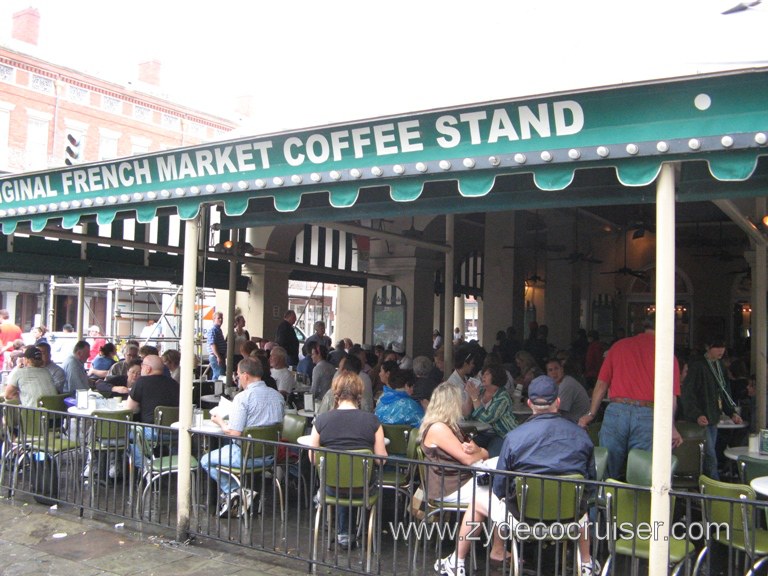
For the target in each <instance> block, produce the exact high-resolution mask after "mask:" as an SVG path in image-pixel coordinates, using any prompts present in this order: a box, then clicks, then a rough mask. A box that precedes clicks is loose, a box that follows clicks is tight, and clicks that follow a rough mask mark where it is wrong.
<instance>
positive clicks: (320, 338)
mask: <svg viewBox="0 0 768 576" xmlns="http://www.w3.org/2000/svg"><path fill="white" fill-rule="evenodd" d="M315 344H320V345H321V346H325V349H326V350H330V349H331V346H333V342H331V338H330V337H329V336H326V334H325V322H323V321H322V320H318V321H317V322H315V333H314V334H312V336H310V337H309V338H307V341H306V342H305V343H304V345H305V346H306V347H307V350H312V346H313V345H315Z"/></svg>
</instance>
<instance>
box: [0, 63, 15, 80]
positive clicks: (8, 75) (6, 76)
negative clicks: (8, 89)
mask: <svg viewBox="0 0 768 576" xmlns="http://www.w3.org/2000/svg"><path fill="white" fill-rule="evenodd" d="M15 70H16V69H15V68H13V67H12V66H6V65H5V64H0V80H2V81H3V82H13V80H14V76H15V75H14V71H15Z"/></svg>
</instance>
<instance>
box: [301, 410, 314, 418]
mask: <svg viewBox="0 0 768 576" xmlns="http://www.w3.org/2000/svg"><path fill="white" fill-rule="evenodd" d="M298 414H299V416H304V418H314V417H315V416H316V414H315V413H314V412H308V411H307V410H299V412H298Z"/></svg>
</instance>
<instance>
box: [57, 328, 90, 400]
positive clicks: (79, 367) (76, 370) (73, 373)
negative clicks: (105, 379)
mask: <svg viewBox="0 0 768 576" xmlns="http://www.w3.org/2000/svg"><path fill="white" fill-rule="evenodd" d="M90 355H91V345H90V344H88V342H86V341H85V340H80V341H78V342H77V343H76V344H75V347H74V348H73V349H72V354H70V355H69V357H68V358H67V359H66V360H65V361H64V364H62V366H61V367H62V368H63V369H64V375H65V376H66V378H67V381H66V383H65V384H64V389H63V390H62V391H61V393H62V394H72V395H73V396H74V394H75V390H88V389H89V388H90V387H91V384H90V382H89V381H88V373H87V372H86V371H85V363H86V361H87V360H88V357H89V356H90Z"/></svg>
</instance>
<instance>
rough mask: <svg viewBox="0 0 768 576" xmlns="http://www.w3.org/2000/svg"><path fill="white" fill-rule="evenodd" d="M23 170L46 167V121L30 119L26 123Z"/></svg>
mask: <svg viewBox="0 0 768 576" xmlns="http://www.w3.org/2000/svg"><path fill="white" fill-rule="evenodd" d="M25 149H26V161H25V170H42V169H44V168H47V167H48V121H47V120H44V119H42V118H35V117H30V118H29V122H28V123H27V145H26V147H25Z"/></svg>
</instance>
